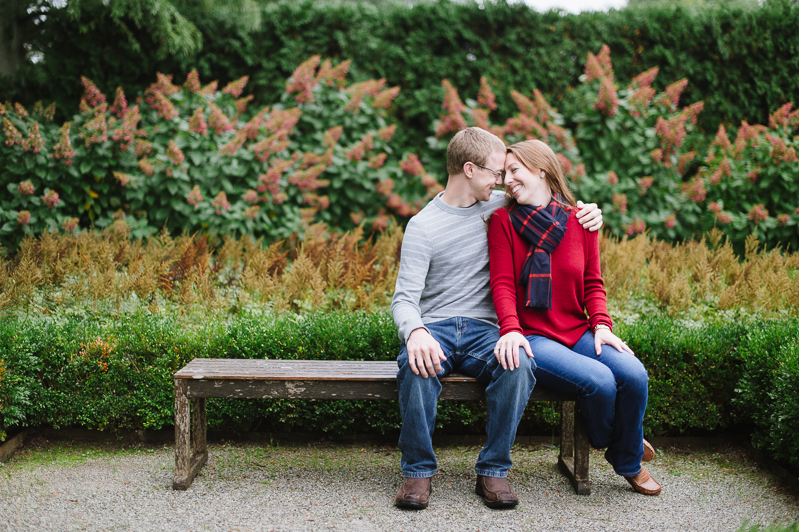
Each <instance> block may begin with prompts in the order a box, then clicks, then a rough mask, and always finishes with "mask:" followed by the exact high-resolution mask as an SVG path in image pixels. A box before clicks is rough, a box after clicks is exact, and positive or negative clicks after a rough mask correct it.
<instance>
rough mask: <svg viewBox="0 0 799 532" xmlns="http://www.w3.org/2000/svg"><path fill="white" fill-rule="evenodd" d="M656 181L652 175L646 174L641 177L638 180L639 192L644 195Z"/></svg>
mask: <svg viewBox="0 0 799 532" xmlns="http://www.w3.org/2000/svg"><path fill="white" fill-rule="evenodd" d="M654 182H655V179H654V178H653V177H652V176H645V177H642V178H641V179H639V180H638V188H639V190H638V194H640V195H641V196H643V195H644V193H646V191H647V190H649V188H650V187H651V186H652V184H653V183H654Z"/></svg>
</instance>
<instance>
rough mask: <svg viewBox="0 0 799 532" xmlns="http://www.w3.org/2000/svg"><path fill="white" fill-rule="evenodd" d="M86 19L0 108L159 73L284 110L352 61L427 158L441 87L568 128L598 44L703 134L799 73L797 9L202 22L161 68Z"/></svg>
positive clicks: (426, 12) (61, 26)
mask: <svg viewBox="0 0 799 532" xmlns="http://www.w3.org/2000/svg"><path fill="white" fill-rule="evenodd" d="M197 13H198V14H199V13H200V12H199V11H198V12H197ZM190 16H192V15H190ZM82 17H83V18H82V19H81V20H80V21H78V22H76V21H74V20H72V19H70V18H69V16H68V15H67V13H66V10H65V9H53V10H52V11H51V13H50V14H49V15H48V16H47V19H46V21H44V23H43V25H42V30H43V31H42V35H43V39H44V42H43V43H42V44H43V46H45V47H46V48H47V51H46V54H45V58H44V60H43V61H41V62H39V63H37V64H28V65H26V66H25V67H23V68H22V69H20V71H19V73H18V75H17V76H16V77H15V79H13V80H6V82H5V84H4V85H0V100H3V99H12V100H19V101H21V102H22V103H23V104H30V103H32V102H34V101H36V100H40V99H41V100H46V101H50V100H56V101H57V102H58V104H59V109H60V112H62V113H65V114H63V115H61V118H66V117H68V116H69V115H71V114H72V113H73V112H74V110H75V109H76V108H77V102H78V100H79V99H80V96H81V93H80V76H87V77H89V78H90V79H92V80H94V81H95V82H96V83H97V84H98V86H99V87H100V89H101V90H102V91H104V92H105V93H107V94H113V92H114V90H115V88H116V87H117V86H120V85H121V86H122V87H123V88H124V89H125V91H126V92H127V93H129V94H132V93H136V92H140V91H143V90H144V89H145V87H146V86H147V85H148V84H149V83H150V82H151V80H152V79H153V78H154V76H155V73H156V71H160V72H165V73H171V74H174V75H175V76H176V79H182V78H183V77H184V76H185V75H186V74H187V73H188V72H189V71H190V70H191V69H192V68H195V67H196V68H197V69H198V70H199V72H200V76H201V77H202V78H203V79H219V80H220V82H221V83H223V84H224V83H226V82H228V81H232V80H234V79H238V78H239V77H241V76H243V75H251V76H252V80H251V83H252V85H251V90H253V94H254V96H255V98H256V103H265V102H270V101H273V100H275V99H277V97H279V95H280V93H281V92H282V91H283V90H284V88H285V84H284V83H285V79H286V78H287V77H288V76H289V75H290V74H291V72H292V71H293V70H294V68H295V67H296V65H297V64H299V63H300V62H301V61H303V60H305V59H306V58H307V57H309V56H311V55H314V54H320V55H322V56H323V57H340V58H347V59H352V60H353V64H354V65H356V68H357V69H358V70H356V71H355V72H354V74H355V75H356V77H357V78H359V79H361V78H363V79H365V78H372V77H385V78H386V79H387V81H388V84H389V85H391V86H394V85H400V86H401V87H402V89H403V90H402V92H401V94H400V96H399V99H398V103H399V105H398V109H400V111H399V113H400V116H399V117H398V118H399V120H400V122H401V123H402V124H403V125H404V126H406V128H405V131H404V133H402V134H403V135H405V137H404V138H405V140H406V141H407V142H408V143H409V144H410V145H414V146H424V139H425V137H426V136H427V135H428V134H429V132H430V131H431V130H432V123H433V120H434V119H435V118H437V117H438V115H439V114H440V112H441V111H440V102H441V94H442V90H441V87H440V84H439V82H440V80H441V79H442V78H448V79H449V80H450V81H451V82H452V83H453V84H454V85H455V86H456V87H459V88H460V89H461V90H462V91H463V93H464V94H476V93H477V91H478V88H479V80H480V76H483V75H484V76H486V77H487V78H488V79H491V80H494V81H495V82H496V85H497V90H495V92H496V93H497V94H498V100H497V104H498V106H499V110H498V114H499V115H500V118H501V119H502V120H504V119H505V118H507V117H508V116H510V115H511V114H513V112H514V111H515V106H514V104H513V102H512V100H511V98H510V96H509V93H510V90H511V89H515V90H518V91H520V92H521V93H523V94H530V93H531V92H532V90H533V88H538V89H540V90H541V91H542V92H543V93H544V95H545V96H547V98H548V99H549V100H550V101H552V102H554V103H555V105H557V106H558V107H561V111H562V112H563V113H564V114H566V115H567V116H570V115H572V114H573V113H572V109H570V106H571V105H572V103H571V100H570V87H574V86H576V85H577V84H578V77H579V76H580V75H581V74H582V72H583V65H584V64H585V58H586V56H587V54H588V52H594V53H596V51H597V50H599V48H600V47H601V45H602V44H603V43H607V44H608V45H609V46H610V48H611V53H612V55H613V58H614V68H615V69H616V74H617V77H618V79H621V80H627V79H630V78H631V77H632V76H633V75H635V74H638V73H640V72H642V71H644V70H646V69H648V68H651V67H654V66H658V67H660V76H659V79H658V81H656V88H657V89H658V90H662V89H663V88H664V87H665V84H666V83H670V82H672V81H674V80H677V79H680V78H683V77H685V78H688V81H689V89H688V91H687V92H686V94H685V100H684V101H689V102H693V101H697V100H704V102H705V111H704V112H703V113H702V115H701V117H700V126H702V127H705V129H708V130H711V129H712V130H715V128H716V127H717V125H718V124H719V123H725V124H728V125H730V124H731V125H733V126H737V125H739V124H740V122H741V120H744V119H746V120H748V121H749V122H750V123H766V120H767V118H768V114H769V113H770V112H772V111H773V110H774V109H776V108H778V107H779V106H780V105H782V104H784V103H786V102H787V101H789V99H790V98H791V97H792V95H795V94H797V93H799V77H797V76H795V75H793V73H795V72H796V71H797V70H799V55H798V54H796V50H797V48H798V47H799V33H798V32H796V31H795V30H796V28H797V27H799V6H797V5H796V4H795V3H793V2H790V1H789V0H767V1H766V3H765V6H764V7H763V8H761V9H754V10H736V9H727V8H724V7H722V8H719V9H710V10H700V11H688V10H684V9H680V8H677V9H674V8H669V7H663V6H661V7H649V8H639V9H625V10H621V11H611V12H609V13H601V12H599V13H594V12H589V13H583V14H579V15H573V14H565V13H564V14H562V15H561V14H559V13H557V12H554V11H552V12H548V13H538V12H536V11H533V10H532V9H530V8H529V7H527V6H526V5H524V4H522V3H505V2H496V3H494V2H486V3H485V4H482V3H480V4H478V3H475V2H470V3H455V2H448V1H440V2H429V3H426V2H423V3H419V4H417V5H414V6H413V7H406V6H401V5H400V6H392V7H385V8H382V9H377V8H376V7H374V6H373V5H370V4H358V3H341V4H327V3H324V4H320V5H317V4H315V3H313V2H310V1H305V2H303V3H295V2H281V3H276V4H271V5H268V6H266V7H264V13H263V25H262V27H261V29H260V30H258V31H257V32H255V33H250V34H247V33H245V32H244V31H243V30H242V29H240V28H235V27H231V26H230V25H229V24H227V23H226V22H225V21H223V20H217V19H215V18H213V17H209V16H207V14H204V13H203V14H201V16H199V15H198V16H196V18H195V20H193V22H194V23H195V24H196V25H197V26H198V27H199V29H200V31H201V32H202V34H203V43H204V47H203V50H202V51H201V52H200V53H199V54H198V55H197V56H196V57H194V58H190V59H179V58H174V57H169V58H165V59H158V58H157V57H156V53H155V49H156V44H155V43H154V42H152V38H151V37H150V36H148V35H147V31H146V29H143V30H140V31H139V32H138V33H137V34H136V38H137V39H139V42H141V43H142V46H143V49H142V51H141V52H137V51H134V50H133V49H132V48H131V47H130V46H129V44H128V43H127V41H126V40H125V39H120V38H119V34H118V31H117V29H116V26H115V25H114V24H112V23H110V22H108V21H107V20H106V19H107V17H108V14H107V11H106V10H105V8H103V7H102V6H101V5H100V4H99V3H97V4H96V5H93V7H92V6H88V5H87V6H86V7H85V8H84V9H83V11H82ZM132 26H133V25H131V27H132ZM542 67H543V68H542ZM660 80H663V81H660ZM424 162H425V163H428V161H424ZM436 170H438V168H436Z"/></svg>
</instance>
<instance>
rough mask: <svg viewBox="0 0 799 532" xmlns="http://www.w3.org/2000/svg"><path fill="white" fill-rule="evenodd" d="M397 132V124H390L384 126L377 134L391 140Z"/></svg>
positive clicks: (387, 140) (385, 139) (388, 140)
mask: <svg viewBox="0 0 799 532" xmlns="http://www.w3.org/2000/svg"><path fill="white" fill-rule="evenodd" d="M396 132H397V124H392V125H390V126H387V127H384V128H383V129H381V130H379V131H378V132H377V136H378V137H380V138H381V139H383V140H384V141H386V142H390V141H391V137H393V136H394V133H396Z"/></svg>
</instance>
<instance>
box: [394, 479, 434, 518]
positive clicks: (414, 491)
mask: <svg viewBox="0 0 799 532" xmlns="http://www.w3.org/2000/svg"><path fill="white" fill-rule="evenodd" d="M432 491H433V485H432V482H431V479H430V478H429V477H428V478H407V477H406V478H405V480H403V481H402V486H400V489H399V491H398V492H397V498H396V504H397V508H406V509H408V510H424V509H425V508H427V505H428V503H429V502H430V493H431V492H432Z"/></svg>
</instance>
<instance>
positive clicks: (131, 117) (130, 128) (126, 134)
mask: <svg viewBox="0 0 799 532" xmlns="http://www.w3.org/2000/svg"><path fill="white" fill-rule="evenodd" d="M140 120H141V113H139V106H138V105H134V106H133V107H131V108H130V109H129V110H128V111H127V112H126V113H125V116H124V117H123V118H122V125H121V126H120V127H119V128H117V129H116V130H115V131H114V134H113V135H111V138H112V139H114V140H115V141H116V142H119V149H121V150H122V151H128V148H129V147H130V145H131V143H133V141H134V137H135V136H136V127H137V126H138V124H139V121H140Z"/></svg>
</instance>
